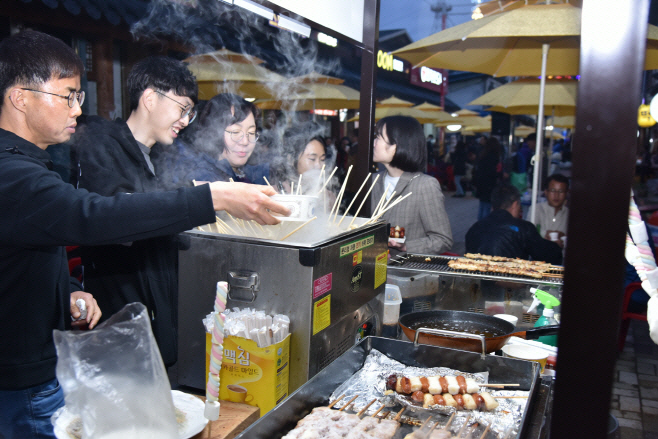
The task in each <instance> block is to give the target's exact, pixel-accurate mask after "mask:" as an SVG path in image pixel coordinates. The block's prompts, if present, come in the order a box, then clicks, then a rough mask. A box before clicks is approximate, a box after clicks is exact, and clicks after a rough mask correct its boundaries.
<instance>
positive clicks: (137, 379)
mask: <svg viewBox="0 0 658 439" xmlns="http://www.w3.org/2000/svg"><path fill="white" fill-rule="evenodd" d="M53 335H54V339H55V346H56V347H57V357H58V360H57V379H58V380H59V382H60V384H61V386H62V389H63V390H64V398H65V402H66V408H67V409H68V410H70V411H72V412H73V413H76V414H78V415H80V417H81V419H82V425H83V436H82V437H83V438H94V439H114V438H117V439H119V438H121V439H131V438H136V439H137V438H139V439H151V438H153V439H155V438H157V439H177V437H178V433H177V424H176V415H175V412H174V404H173V401H172V397H171V387H170V385H169V379H168V377H167V372H166V370H165V367H164V364H163V363H162V358H161V357H160V351H159V350H158V347H157V344H156V341H155V338H154V337H153V333H152V331H151V324H150V322H149V318H148V314H147V310H146V307H145V306H144V305H143V304H141V303H131V304H128V305H126V306H125V307H124V308H123V309H122V310H121V311H119V312H118V313H116V314H115V315H114V316H112V317H111V318H110V319H108V320H107V321H106V322H104V323H102V324H100V325H98V326H97V327H96V329H94V330H92V331H58V330H55V331H53Z"/></svg>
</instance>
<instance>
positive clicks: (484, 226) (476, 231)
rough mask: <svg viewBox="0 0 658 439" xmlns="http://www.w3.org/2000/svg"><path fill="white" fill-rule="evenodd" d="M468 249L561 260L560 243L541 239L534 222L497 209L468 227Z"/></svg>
mask: <svg viewBox="0 0 658 439" xmlns="http://www.w3.org/2000/svg"><path fill="white" fill-rule="evenodd" d="M466 252H467V253H481V254H484V255H491V256H505V257H508V258H521V259H532V260H535V261H546V262H549V263H551V264H558V265H559V264H561V263H562V249H560V246H559V245H557V244H556V243H554V242H551V241H549V240H547V239H544V238H542V237H541V235H540V234H539V232H538V231H537V228H536V227H535V226H534V225H533V224H532V223H531V222H529V221H525V220H522V219H519V218H514V217H513V216H512V214H510V213H509V212H508V211H506V210H503V209H497V210H494V211H493V212H491V213H490V214H489V216H487V217H486V218H484V219H481V220H480V221H478V222H476V223H475V224H473V225H472V226H471V228H470V229H468V232H466Z"/></svg>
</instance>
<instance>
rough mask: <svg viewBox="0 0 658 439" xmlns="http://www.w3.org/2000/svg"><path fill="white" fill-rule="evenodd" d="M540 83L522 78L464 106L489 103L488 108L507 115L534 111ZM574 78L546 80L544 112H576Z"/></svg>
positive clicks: (537, 103)
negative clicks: (489, 106)
mask: <svg viewBox="0 0 658 439" xmlns="http://www.w3.org/2000/svg"><path fill="white" fill-rule="evenodd" d="M540 91H541V84H540V81H539V80H538V79H534V78H525V79H519V80H518V81H514V82H509V83H507V84H504V85H501V86H500V87H497V88H494V89H493V90H491V91H490V92H488V93H486V94H484V95H482V96H480V97H479V98H477V99H475V100H474V101H471V102H469V104H468V105H492V106H494V107H493V108H488V110H489V111H499V112H501V113H508V114H537V113H538V112H539V94H540ZM577 91H578V81H576V80H574V79H547V80H546V86H545V91H544V113H545V114H553V112H554V114H555V115H558V116H565V115H573V114H575V113H576V94H577Z"/></svg>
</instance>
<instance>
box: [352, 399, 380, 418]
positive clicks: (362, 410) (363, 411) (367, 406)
mask: <svg viewBox="0 0 658 439" xmlns="http://www.w3.org/2000/svg"><path fill="white" fill-rule="evenodd" d="M375 401H377V398H375V399H373V400H372V401H370V402H369V403H368V405H366V406H365V407H363V408H362V409H361V411H360V412H359V413H357V414H356V415H357V416H358V417H361V415H362V414H364V413H365V412H366V410H368V408H369V407H370V406H371V405H372V404H373V403H374V402H375ZM380 410H381V409H380Z"/></svg>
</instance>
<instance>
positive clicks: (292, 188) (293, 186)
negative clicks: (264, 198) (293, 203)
mask: <svg viewBox="0 0 658 439" xmlns="http://www.w3.org/2000/svg"><path fill="white" fill-rule="evenodd" d="M290 195H295V182H294V181H291V182H290Z"/></svg>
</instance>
